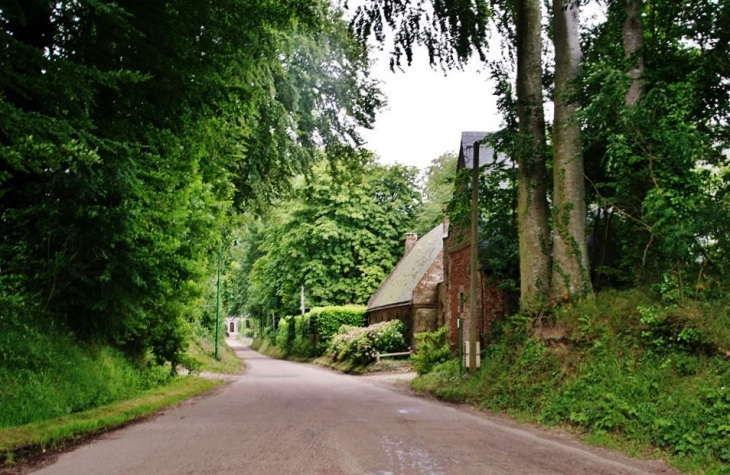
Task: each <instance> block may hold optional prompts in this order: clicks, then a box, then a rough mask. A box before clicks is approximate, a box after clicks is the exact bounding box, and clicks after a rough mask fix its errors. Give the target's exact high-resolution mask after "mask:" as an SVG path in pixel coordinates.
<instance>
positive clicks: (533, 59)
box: [515, 0, 550, 310]
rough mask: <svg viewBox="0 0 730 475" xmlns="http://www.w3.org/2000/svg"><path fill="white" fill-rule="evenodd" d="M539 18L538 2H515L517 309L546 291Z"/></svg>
mask: <svg viewBox="0 0 730 475" xmlns="http://www.w3.org/2000/svg"><path fill="white" fill-rule="evenodd" d="M540 18H541V13H540V2H539V1H537V0H517V9H516V14H515V20H516V23H517V32H516V33H517V34H516V45H515V49H516V54H517V118H518V124H519V131H518V139H517V149H516V155H517V164H518V174H519V175H518V186H519V194H518V204H517V222H518V228H519V229H518V236H519V242H520V288H521V291H520V308H521V309H522V310H530V309H533V308H535V307H539V306H541V305H542V304H544V302H545V301H546V300H547V296H548V292H549V291H550V273H549V272H550V236H549V229H548V203H547V184H546V180H547V172H546V170H545V155H546V146H545V117H544V112H543V110H544V109H543V99H542V58H541V52H542V40H541V36H540Z"/></svg>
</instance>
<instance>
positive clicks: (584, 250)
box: [551, 0, 592, 300]
mask: <svg viewBox="0 0 730 475" xmlns="http://www.w3.org/2000/svg"><path fill="white" fill-rule="evenodd" d="M578 5H579V1H578V0H553V11H554V23H553V25H554V30H555V33H554V34H555V36H554V44H555V120H554V122H553V201H554V202H553V272H552V281H551V282H552V293H553V297H554V298H557V299H563V300H568V299H570V298H571V297H573V296H580V295H585V294H588V293H592V288H591V279H590V268H589V263H588V247H587V242H586V202H585V181H584V177H583V155H582V151H581V141H580V127H579V125H578V122H577V121H576V110H577V104H575V102H574V101H573V100H572V97H571V96H572V95H573V92H574V82H575V80H576V78H577V77H578V75H579V74H580V64H581V61H582V53H581V49H580V32H579V29H578V27H579V24H580V23H579V16H578Z"/></svg>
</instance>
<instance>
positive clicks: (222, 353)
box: [187, 337, 243, 374]
mask: <svg viewBox="0 0 730 475" xmlns="http://www.w3.org/2000/svg"><path fill="white" fill-rule="evenodd" d="M214 343H215V340H213V338H212V337H198V338H193V339H192V340H191V341H190V346H188V351H187V356H188V358H190V359H192V360H193V361H194V362H195V363H194V364H193V365H192V366H195V367H194V368H188V369H189V370H191V371H193V372H198V371H199V372H209V373H220V374H237V373H240V372H241V370H242V369H243V361H241V359H240V358H238V357H237V356H236V353H235V352H234V351H233V349H232V348H231V347H230V346H228V345H226V344H225V343H221V344H219V345H218V356H219V358H220V359H215V358H214V357H213V355H214V354H215V345H214Z"/></svg>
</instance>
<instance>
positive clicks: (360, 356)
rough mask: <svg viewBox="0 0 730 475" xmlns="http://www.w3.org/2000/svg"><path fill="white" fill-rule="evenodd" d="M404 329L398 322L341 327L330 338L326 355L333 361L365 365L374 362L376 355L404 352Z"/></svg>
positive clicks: (401, 323) (405, 346) (405, 345)
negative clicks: (362, 326)
mask: <svg viewBox="0 0 730 475" xmlns="http://www.w3.org/2000/svg"><path fill="white" fill-rule="evenodd" d="M405 329H406V327H405V325H404V324H403V322H401V321H400V320H391V321H389V322H382V323H377V324H375V325H371V326H369V327H365V328H361V327H353V326H349V325H343V326H341V327H340V330H339V331H338V333H337V334H336V335H335V336H334V337H333V338H332V341H331V343H330V347H329V350H328V353H329V355H330V357H331V358H332V360H333V361H349V362H350V363H352V364H355V365H367V364H369V363H371V362H373V361H375V355H376V354H378V353H394V352H400V351H404V350H405V349H406V348H407V344H406V341H405V338H404V336H403V333H404V332H405Z"/></svg>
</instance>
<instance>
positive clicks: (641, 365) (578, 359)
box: [413, 292, 730, 473]
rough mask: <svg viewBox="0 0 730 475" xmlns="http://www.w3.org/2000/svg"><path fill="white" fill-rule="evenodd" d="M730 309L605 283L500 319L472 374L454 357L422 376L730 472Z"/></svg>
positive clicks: (476, 399) (691, 466) (551, 420)
mask: <svg viewBox="0 0 730 475" xmlns="http://www.w3.org/2000/svg"><path fill="white" fill-rule="evenodd" d="M728 308H729V306H728V304H727V302H726V301H719V302H715V303H714V304H709V303H705V304H699V305H695V304H692V305H685V306H677V305H675V304H672V305H663V304H661V302H653V301H649V300H648V298H647V297H646V296H645V295H640V294H639V293H638V292H606V293H600V294H598V295H597V296H596V299H595V301H593V300H586V301H584V302H580V303H577V304H570V305H565V306H563V307H560V308H558V309H556V310H555V312H554V314H553V315H550V316H548V317H547V318H546V317H542V320H541V321H539V322H538V321H535V320H534V319H533V318H530V317H525V316H519V315H517V316H513V317H509V318H508V319H507V320H506V321H504V322H502V323H500V324H498V325H497V327H496V328H495V330H494V331H493V332H492V333H491V334H490V335H489V341H490V344H489V345H488V346H487V348H486V349H485V355H484V358H483V359H482V366H481V369H480V370H479V371H478V372H477V374H476V376H474V377H460V375H459V371H458V362H453V361H449V362H446V363H442V364H439V365H435V366H434V367H433V368H432V370H431V372H429V373H427V374H425V375H424V376H420V377H418V378H417V379H416V380H415V381H414V383H413V385H414V387H415V388H417V389H421V390H427V391H431V392H433V393H435V394H437V395H438V396H440V397H442V398H445V399H448V400H455V401H463V402H469V403H473V404H476V405H480V406H485V407H488V408H490V409H492V410H495V411H506V412H508V413H511V414H515V415H517V416H519V417H520V418H527V419H532V420H536V421H540V422H542V423H545V424H569V425H572V426H575V427H577V428H580V429H581V430H583V431H585V432H587V433H590V434H592V435H593V436H595V437H597V438H599V440H605V437H617V438H619V439H623V440H628V441H631V442H632V443H636V444H641V446H643V447H645V450H651V449H652V448H654V447H660V448H663V449H665V450H666V451H667V452H669V453H670V454H673V455H675V456H676V457H677V458H676V459H675V463H677V464H680V465H683V466H684V467H686V469H687V470H689V471H697V472H702V473H728V471H727V467H728V466H730V465H729V464H730V365H728V364H727V356H726V353H725V352H726V351H727V350H720V349H722V348H728V341H729V340H728V333H727V332H726V331H724V330H723V328H725V327H726V326H727V325H728V324H730V322H729V321H728V320H730V317H729V316H728V315H730V313H729V312H728V311H727V310H728ZM541 326H542V327H543V328H542V329H543V330H544V329H545V328H544V327H545V326H548V327H552V328H550V330H551V331H549V332H542V331H541ZM555 335H560V336H559V337H556V336H555ZM415 358H416V359H417V357H415ZM601 438H604V439H601ZM697 467H702V469H701V470H698V469H697Z"/></svg>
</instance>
